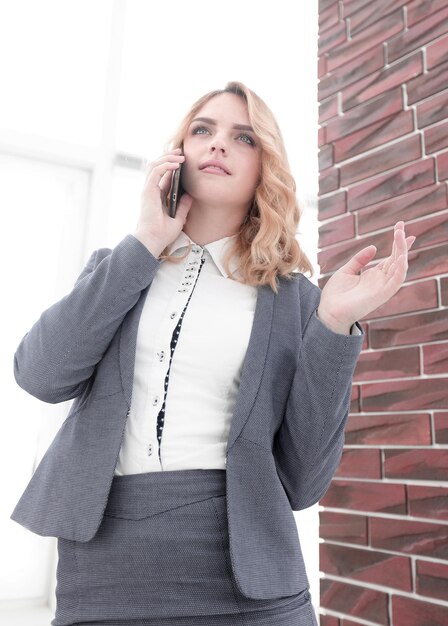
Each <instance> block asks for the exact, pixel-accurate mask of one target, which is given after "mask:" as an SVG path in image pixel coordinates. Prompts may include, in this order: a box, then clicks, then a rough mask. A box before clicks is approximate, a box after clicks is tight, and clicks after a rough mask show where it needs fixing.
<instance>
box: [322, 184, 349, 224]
mask: <svg viewBox="0 0 448 626" xmlns="http://www.w3.org/2000/svg"><path fill="white" fill-rule="evenodd" d="M318 206H319V220H322V221H323V220H325V219H328V218H330V217H334V216H335V215H340V214H341V213H345V212H346V210H347V192H346V191H337V192H336V193H332V194H331V196H324V197H320V198H319V199H318Z"/></svg>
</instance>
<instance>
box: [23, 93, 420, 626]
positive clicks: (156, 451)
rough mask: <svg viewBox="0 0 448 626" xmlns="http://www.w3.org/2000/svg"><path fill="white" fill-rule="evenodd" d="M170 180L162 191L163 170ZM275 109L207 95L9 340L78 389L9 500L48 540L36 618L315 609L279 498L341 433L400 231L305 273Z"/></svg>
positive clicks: (278, 624)
mask: <svg viewBox="0 0 448 626" xmlns="http://www.w3.org/2000/svg"><path fill="white" fill-rule="evenodd" d="M181 163H182V164H183V167H182V185H183V188H184V190H185V193H184V194H183V196H182V198H181V199H180V202H179V206H178V209H177V213H176V216H175V217H174V218H173V217H170V216H169V214H168V210H167V207H166V204H165V198H166V195H167V193H168V189H169V185H170V181H171V177H172V175H173V171H174V170H175V169H176V168H178V167H179V165H180V164H181ZM295 190H296V187H295V183H294V180H293V178H292V176H291V173H290V171H289V167H288V161H287V156H286V153H285V148H284V145H283V141H282V137H281V133H280V130H279V128H278V125H277V123H276V121H275V118H274V116H273V114H272V113H271V111H270V110H269V108H268V107H267V105H266V104H265V103H264V102H263V100H262V99H261V98H260V97H259V96H257V95H256V94H255V93H254V92H253V91H251V90H250V89H249V88H248V87H246V86H245V85H244V84H242V83H240V82H231V83H228V85H227V86H226V88H225V89H223V90H217V91H213V92H211V93H208V94H206V95H204V96H203V97H202V98H201V99H200V100H199V101H198V102H196V103H195V104H194V105H193V106H192V108H191V110H190V111H189V112H188V114H187V115H186V117H185V119H184V120H183V122H182V123H181V125H180V127H179V130H178V132H177V133H176V134H175V136H174V138H173V140H172V142H171V147H170V149H169V150H167V151H166V153H165V154H163V155H162V156H161V157H160V158H159V159H157V160H155V161H154V162H152V163H151V164H150V165H149V168H148V173H147V177H146V180H145V184H144V188H143V192H142V196H141V198H142V201H141V212H140V216H139V220H138V224H137V227H136V230H135V232H133V233H132V234H131V233H129V234H127V235H126V236H125V237H124V238H123V239H122V240H121V241H120V242H119V243H118V245H116V246H115V247H114V248H113V249H110V248H100V249H98V250H95V251H94V252H93V253H92V255H91V257H90V259H89V260H88V262H87V264H86V267H85V268H84V270H83V271H82V273H81V275H80V276H79V278H78V280H77V282H76V284H75V286H74V287H73V290H72V291H71V292H70V293H69V294H67V295H66V296H65V297H64V298H62V300H60V301H59V302H57V303H55V304H53V305H52V306H51V307H50V308H48V309H47V310H45V311H44V312H43V313H42V314H41V316H40V318H39V319H38V320H37V321H36V323H35V324H34V325H33V327H32V328H31V329H30V331H29V332H28V333H27V334H26V335H25V336H24V337H23V339H22V340H21V342H20V344H19V346H18V348H17V351H16V353H15V356H14V374H15V377H16V380H17V383H18V384H19V385H20V386H21V387H22V388H23V389H25V390H26V391H27V392H28V393H30V394H32V395H33V396H35V397H37V398H39V399H40V400H42V401H44V402H51V403H56V402H63V401H66V400H70V399H74V402H73V404H72V406H71V409H70V412H69V415H68V417H67V419H66V420H65V422H64V423H63V425H62V426H61V428H60V430H59V431H58V433H57V435H56V437H55V439H54V441H53V443H52V444H51V446H50V447H49V449H48V451H47V452H46V454H45V456H44V458H43V459H42V461H41V463H40V464H39V466H38V467H37V469H36V471H35V473H34V475H33V477H32V478H31V480H30V482H29V484H28V486H27V488H26V490H25V492H24V493H23V495H22V497H21V499H20V500H19V502H18V503H17V505H16V507H15V509H14V511H13V513H12V515H11V517H12V519H14V520H16V521H17V522H18V523H20V524H22V525H23V526H25V527H27V528H29V529H30V530H31V531H33V532H35V533H38V534H40V535H47V536H48V535H50V536H55V537H58V555H59V560H58V567H57V588H56V598H57V610H56V615H55V618H54V620H53V621H52V625H53V626H69V625H75V624H78V625H79V624H95V625H97V626H98V625H100V624H101V625H111V624H121V625H123V626H124V625H126V626H131V625H132V626H137V625H142V626H143V625H145V626H163V625H166V626H180V625H182V626H193V625H194V626H200V625H204V626H218V625H219V626H229V625H231V624H244V625H245V626H252V625H253V626H262V625H263V626H268V625H269V626H312V625H316V624H317V621H316V615H315V613H314V611H313V608H312V605H311V598H310V593H309V582H308V579H307V574H306V571H305V566H304V561H303V557H302V553H301V549H300V543H299V537H298V534H297V527H296V523H295V518H294V515H293V511H298V510H300V509H304V508H306V507H309V506H311V505H312V504H313V503H315V502H317V501H318V500H319V499H320V498H321V497H322V496H323V494H324V493H325V492H326V490H327V488H328V486H329V484H330V481H331V478H332V476H333V474H334V472H335V470H336V467H337V465H338V463H339V460H340V456H341V451H342V447H343V440H344V439H343V438H344V425H345V421H346V419H347V415H348V410H349V403H350V392H351V384H352V376H353V372H354V369H355V366H356V362H357V358H358V356H359V353H360V351H361V348H362V344H363V340H364V333H363V330H362V327H361V326H360V324H359V322H358V321H357V320H358V319H360V318H362V317H364V316H365V315H367V314H368V313H369V312H370V311H372V310H374V309H376V308H377V307H378V306H380V305H381V304H383V303H384V302H386V301H387V300H388V299H389V298H390V297H391V296H392V295H393V294H394V293H396V292H397V291H398V289H399V288H400V286H401V284H402V282H403V281H404V279H405V276H406V271H407V252H408V249H409V248H410V246H411V245H412V243H413V240H414V239H415V238H414V237H408V238H405V234H404V224H403V222H398V223H397V224H396V225H395V229H394V241H393V248H392V252H391V255H390V256H389V257H388V258H387V259H385V260H383V261H381V262H380V263H379V264H377V265H376V266H375V267H371V268H369V269H367V270H365V271H363V272H362V273H361V270H362V269H363V268H364V266H365V265H366V264H367V263H369V261H371V260H372V258H373V257H374V256H375V252H376V249H375V247H374V246H368V247H366V248H363V249H362V250H360V251H359V252H358V253H357V254H356V255H355V256H354V257H353V258H352V259H351V260H350V261H349V262H348V263H346V264H345V265H344V266H342V267H341V268H340V269H339V270H338V271H337V272H335V273H334V274H333V276H332V277H331V278H330V280H329V281H328V282H327V284H326V285H325V287H324V288H323V289H322V290H321V289H319V288H318V287H317V286H316V285H314V284H313V283H312V282H311V281H310V280H309V279H308V278H306V277H305V275H304V272H311V274H312V267H311V263H310V262H309V260H308V259H307V257H306V256H305V254H304V252H303V250H301V248H300V245H299V243H298V242H297V240H296V233H297V230H298V226H299V221H300V214H301V212H300V209H299V207H298V204H297V200H296V196H295Z"/></svg>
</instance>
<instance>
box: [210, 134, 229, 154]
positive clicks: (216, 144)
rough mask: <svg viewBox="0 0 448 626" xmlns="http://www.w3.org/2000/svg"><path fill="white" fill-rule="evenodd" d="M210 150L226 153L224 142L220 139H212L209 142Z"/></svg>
mask: <svg viewBox="0 0 448 626" xmlns="http://www.w3.org/2000/svg"><path fill="white" fill-rule="evenodd" d="M210 150H211V152H214V151H215V150H221V152H225V151H226V142H225V140H224V139H222V138H220V137H214V138H213V139H212V141H211V142H210Z"/></svg>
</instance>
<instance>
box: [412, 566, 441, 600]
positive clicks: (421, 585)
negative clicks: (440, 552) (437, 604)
mask: <svg viewBox="0 0 448 626" xmlns="http://www.w3.org/2000/svg"><path fill="white" fill-rule="evenodd" d="M416 582H417V589H416V590H417V593H418V594H420V595H421V596H429V597H430V598H439V599H440V600H448V564H446V563H429V562H428V561H421V560H420V559H417V561H416Z"/></svg>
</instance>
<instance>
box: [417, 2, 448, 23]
mask: <svg viewBox="0 0 448 626" xmlns="http://www.w3.org/2000/svg"><path fill="white" fill-rule="evenodd" d="M444 7H446V0H414V1H413V2H409V4H408V6H407V23H408V26H413V25H414V24H417V22H420V21H421V20H423V19H425V18H426V17H428V16H429V15H432V14H433V13H435V12H436V11H440V9H443V8H444Z"/></svg>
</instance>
